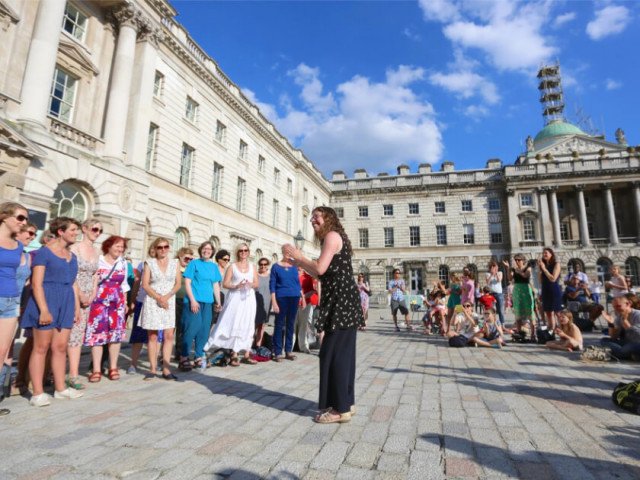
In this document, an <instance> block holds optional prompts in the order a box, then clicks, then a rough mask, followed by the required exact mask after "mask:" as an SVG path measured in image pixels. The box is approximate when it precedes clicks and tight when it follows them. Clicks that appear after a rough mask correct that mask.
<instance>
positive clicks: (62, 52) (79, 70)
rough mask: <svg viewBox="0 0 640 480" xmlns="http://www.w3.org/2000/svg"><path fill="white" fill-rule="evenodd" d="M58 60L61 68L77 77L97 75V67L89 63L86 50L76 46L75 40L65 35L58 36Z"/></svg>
mask: <svg viewBox="0 0 640 480" xmlns="http://www.w3.org/2000/svg"><path fill="white" fill-rule="evenodd" d="M58 58H59V60H63V61H61V63H63V66H64V67H65V68H67V69H69V70H70V71H71V72H72V73H75V74H77V75H78V76H82V77H88V76H90V75H91V74H93V75H98V74H99V73H100V71H99V70H98V67H97V66H96V65H95V64H94V63H93V62H92V61H91V57H90V56H89V54H88V53H87V52H86V50H85V49H84V48H83V47H82V46H80V45H78V43H77V42H76V41H75V40H72V39H70V38H68V37H67V36H66V35H61V36H60V43H59V44H58Z"/></svg>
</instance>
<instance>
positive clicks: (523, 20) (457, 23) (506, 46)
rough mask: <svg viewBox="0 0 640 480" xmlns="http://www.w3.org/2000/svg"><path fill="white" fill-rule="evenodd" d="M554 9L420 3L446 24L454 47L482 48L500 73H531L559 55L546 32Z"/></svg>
mask: <svg viewBox="0 0 640 480" xmlns="http://www.w3.org/2000/svg"><path fill="white" fill-rule="evenodd" d="M551 6H552V3H551V2H548V1H537V2H531V3H523V2H517V1H495V2H456V3H454V2H451V1H444V0H440V1H436V2H433V1H432V0H421V2H420V7H421V8H422V11H423V13H424V16H425V18H426V19H427V20H435V21H439V22H441V23H443V24H444V28H443V32H444V34H445V36H446V37H447V38H448V39H449V40H450V41H451V42H452V43H453V45H454V48H464V49H479V50H480V51H482V52H483V53H484V54H485V55H486V57H487V59H488V61H489V62H490V63H492V64H493V65H494V66H495V67H496V68H498V69H500V70H529V69H531V68H534V67H537V66H539V65H540V63H541V62H544V61H548V60H549V59H550V58H552V57H553V56H554V55H555V54H556V53H557V49H556V47H554V46H553V45H552V44H551V43H550V40H549V39H547V38H546V37H545V36H544V35H543V33H542V29H543V27H544V26H546V25H548V23H549V16H550V10H551ZM564 21H568V20H564Z"/></svg>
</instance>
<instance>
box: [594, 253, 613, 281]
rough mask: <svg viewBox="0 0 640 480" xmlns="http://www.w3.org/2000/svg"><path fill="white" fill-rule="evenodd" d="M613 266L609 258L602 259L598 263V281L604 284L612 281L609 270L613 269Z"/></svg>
mask: <svg viewBox="0 0 640 480" xmlns="http://www.w3.org/2000/svg"><path fill="white" fill-rule="evenodd" d="M612 265H613V262H612V261H611V260H609V259H608V258H607V257H600V258H599V259H598V261H597V262H596V272H597V275H598V280H600V281H601V282H602V283H604V282H608V281H609V280H611V273H610V272H609V270H610V269H611V266H612Z"/></svg>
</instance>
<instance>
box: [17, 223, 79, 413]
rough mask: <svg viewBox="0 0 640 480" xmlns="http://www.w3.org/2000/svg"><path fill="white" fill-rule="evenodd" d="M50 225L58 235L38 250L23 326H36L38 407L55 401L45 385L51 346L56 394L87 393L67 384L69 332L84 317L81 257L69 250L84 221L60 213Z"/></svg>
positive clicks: (32, 368) (34, 401) (33, 366)
mask: <svg viewBox="0 0 640 480" xmlns="http://www.w3.org/2000/svg"><path fill="white" fill-rule="evenodd" d="M49 228H50V230H51V231H52V232H53V233H54V234H55V235H56V238H55V239H54V240H52V241H51V242H49V244H47V246H45V247H42V248H41V249H40V250H38V251H37V252H36V254H35V257H34V259H33V263H32V272H33V273H32V276H31V283H32V289H33V295H32V296H31V298H30V299H29V302H28V303H27V307H26V309H25V311H24V314H23V316H22V327H23V328H33V343H34V345H33V352H32V354H31V360H30V361H29V374H30V375H31V381H32V383H33V396H32V397H31V400H30V403H31V405H33V406H35V407H44V406H46V405H49V404H50V403H51V402H50V399H49V396H48V395H47V394H46V393H44V388H43V380H44V367H45V358H46V355H47V352H48V351H49V349H51V370H52V372H53V381H54V384H55V393H54V398H79V397H81V396H82V395H83V394H82V392H80V391H78V390H74V389H73V388H68V387H67V386H66V385H65V370H66V363H67V345H68V343H69V335H70V333H71V327H73V324H74V321H80V318H81V317H80V296H79V292H78V288H77V285H76V276H77V274H78V260H77V258H76V256H75V255H74V254H73V253H71V251H70V250H69V247H70V246H71V245H73V244H74V243H75V241H76V237H77V236H78V231H79V229H80V223H79V222H78V221H77V220H74V219H73V218H68V217H58V218H56V219H54V220H52V221H51V225H50V227H49Z"/></svg>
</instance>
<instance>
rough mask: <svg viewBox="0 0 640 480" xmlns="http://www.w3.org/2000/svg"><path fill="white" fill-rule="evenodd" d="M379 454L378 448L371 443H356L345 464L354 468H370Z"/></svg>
mask: <svg viewBox="0 0 640 480" xmlns="http://www.w3.org/2000/svg"><path fill="white" fill-rule="evenodd" d="M379 454H380V446H378V445H376V444H373V443H365V442H357V443H355V444H354V445H353V448H352V449H351V451H350V452H349V455H348V456H347V459H346V463H347V464H349V465H353V466H356V467H362V468H372V467H373V466H374V465H375V463H376V460H377V458H378V455H379Z"/></svg>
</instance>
